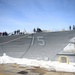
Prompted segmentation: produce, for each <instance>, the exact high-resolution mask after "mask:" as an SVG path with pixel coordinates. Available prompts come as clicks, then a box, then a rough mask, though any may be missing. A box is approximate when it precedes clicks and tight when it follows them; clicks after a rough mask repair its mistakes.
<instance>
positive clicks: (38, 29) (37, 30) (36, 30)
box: [33, 28, 42, 33]
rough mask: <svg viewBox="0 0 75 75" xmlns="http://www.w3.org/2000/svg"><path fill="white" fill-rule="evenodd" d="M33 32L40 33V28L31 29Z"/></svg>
mask: <svg viewBox="0 0 75 75" xmlns="http://www.w3.org/2000/svg"><path fill="white" fill-rule="evenodd" d="M33 32H34V33H35V32H42V30H41V29H40V28H37V29H35V28H34V29H33Z"/></svg>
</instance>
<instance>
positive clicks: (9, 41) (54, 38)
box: [0, 31, 75, 61]
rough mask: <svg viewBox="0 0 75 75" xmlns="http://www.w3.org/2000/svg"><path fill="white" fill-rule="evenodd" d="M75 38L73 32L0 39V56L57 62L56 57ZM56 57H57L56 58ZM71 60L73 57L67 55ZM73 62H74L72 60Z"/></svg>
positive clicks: (13, 36)
mask: <svg viewBox="0 0 75 75" xmlns="http://www.w3.org/2000/svg"><path fill="white" fill-rule="evenodd" d="M73 37H75V31H60V32H47V33H44V32H41V33H34V34H24V35H12V36H4V37H0V56H2V55H3V53H6V54H7V55H9V56H11V57H18V58H20V57H21V58H32V59H43V60H45V59H47V57H48V58H49V60H57V57H58V56H59V55H57V54H58V53H59V52H60V51H61V50H62V49H63V48H64V47H65V46H66V45H67V44H68V43H69V40H70V39H71V38H73ZM56 55H57V56H56ZM69 56H71V57H72V58H75V56H72V55H69ZM73 61H74V60H73Z"/></svg>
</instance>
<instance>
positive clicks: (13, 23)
mask: <svg viewBox="0 0 75 75" xmlns="http://www.w3.org/2000/svg"><path fill="white" fill-rule="evenodd" d="M74 24H75V0H0V31H7V32H12V31H14V30H17V29H20V30H22V31H23V30H24V29H25V30H26V31H32V30H33V28H37V27H39V28H41V29H44V30H62V29H68V28H69V25H71V26H73V25H74Z"/></svg>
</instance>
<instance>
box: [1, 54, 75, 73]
mask: <svg viewBox="0 0 75 75" xmlns="http://www.w3.org/2000/svg"><path fill="white" fill-rule="evenodd" d="M7 63H16V64H19V65H22V66H34V67H36V66H38V67H41V68H45V69H47V70H48V71H52V70H54V71H64V72H75V66H74V65H75V63H73V64H72V63H71V64H67V63H58V62H52V61H44V60H35V59H27V58H13V57H10V56H7V55H6V53H4V54H3V56H1V57H0V64H7Z"/></svg>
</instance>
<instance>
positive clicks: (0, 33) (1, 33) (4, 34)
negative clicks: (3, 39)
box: [0, 31, 8, 36]
mask: <svg viewBox="0 0 75 75" xmlns="http://www.w3.org/2000/svg"><path fill="white" fill-rule="evenodd" d="M0 36H8V33H7V32H6V31H5V32H0Z"/></svg>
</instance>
